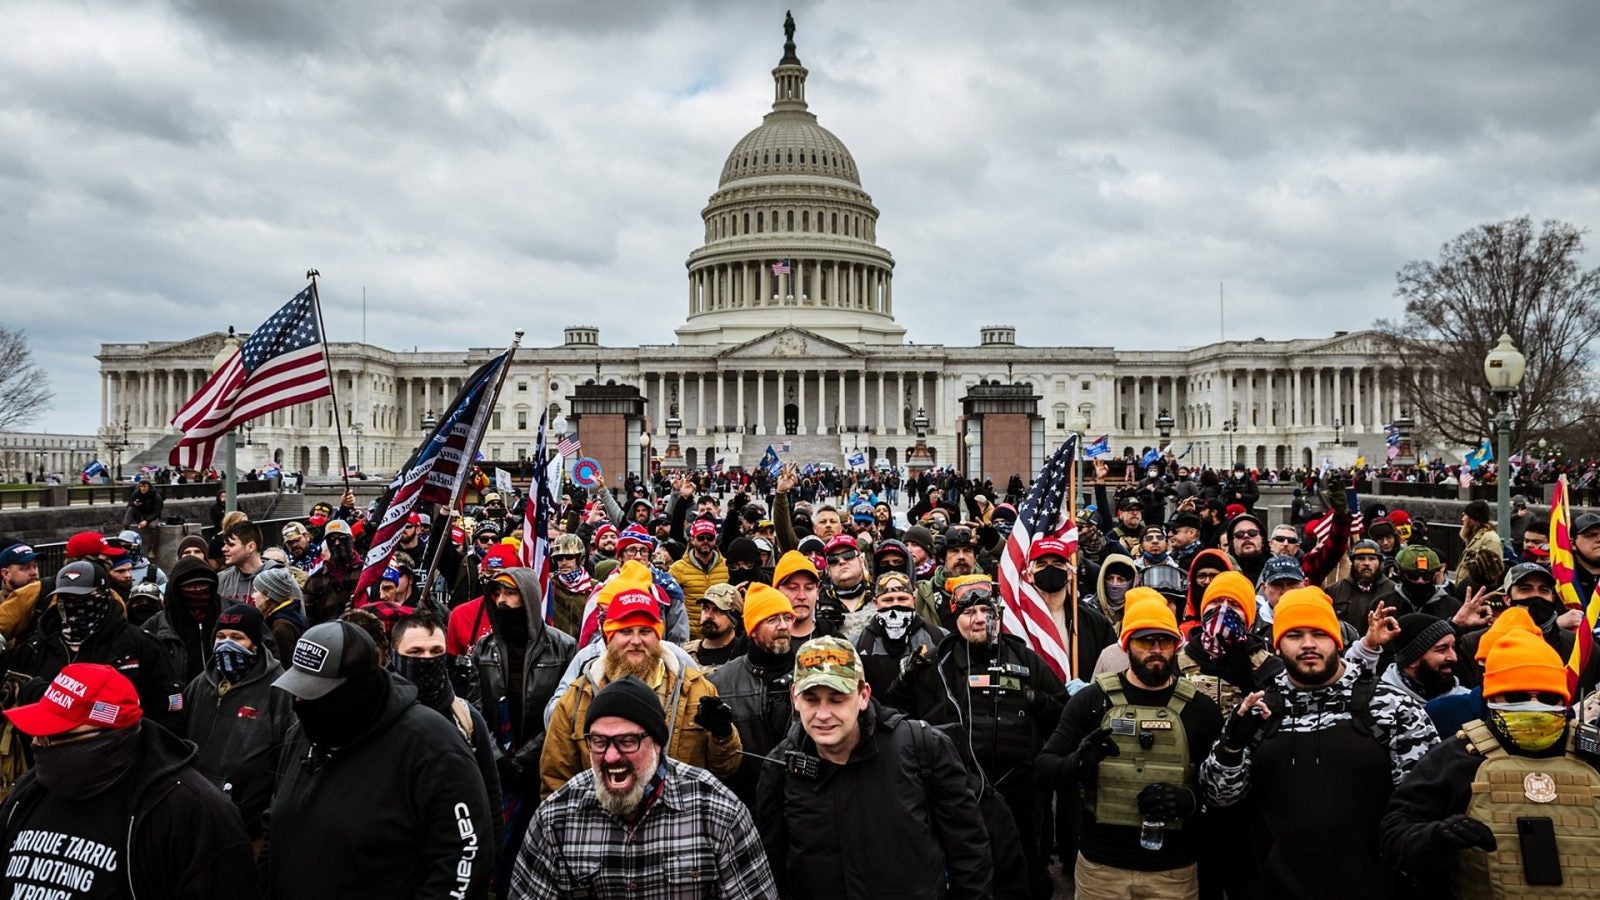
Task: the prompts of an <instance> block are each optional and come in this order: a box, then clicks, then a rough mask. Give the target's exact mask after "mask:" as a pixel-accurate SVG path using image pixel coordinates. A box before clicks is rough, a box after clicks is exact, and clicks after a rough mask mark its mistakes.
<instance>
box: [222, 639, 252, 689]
mask: <svg viewBox="0 0 1600 900" xmlns="http://www.w3.org/2000/svg"><path fill="white" fill-rule="evenodd" d="M211 661H212V663H214V664H215V665H216V667H217V674H218V675H220V676H222V679H223V680H224V681H226V682H228V683H229V684H238V683H239V682H240V681H243V680H244V677H245V676H246V675H248V674H250V667H251V665H253V664H254V663H255V661H256V652H255V651H254V650H251V649H250V648H249V647H246V646H245V645H243V644H241V643H239V642H238V641H236V640H234V639H233V638H223V639H222V640H220V641H217V644H216V646H215V647H213V648H212V655H211Z"/></svg>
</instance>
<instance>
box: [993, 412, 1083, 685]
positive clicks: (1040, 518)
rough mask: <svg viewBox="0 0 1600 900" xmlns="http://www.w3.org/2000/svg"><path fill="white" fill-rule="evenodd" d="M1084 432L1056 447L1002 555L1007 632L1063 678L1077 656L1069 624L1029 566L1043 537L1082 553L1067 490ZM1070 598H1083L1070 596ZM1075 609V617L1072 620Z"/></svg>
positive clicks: (1002, 596)
mask: <svg viewBox="0 0 1600 900" xmlns="http://www.w3.org/2000/svg"><path fill="white" fill-rule="evenodd" d="M1077 456H1078V436H1077V435H1073V436H1071V437H1069V438H1067V440H1066V442H1065V443H1063V444H1062V445H1061V446H1060V447H1058V448H1056V452H1055V453H1053V454H1051V455H1050V459H1048V460H1047V461H1046V462H1045V464H1044V469H1043V470H1041V471H1040V472H1039V477H1038V478H1036V479H1034V481H1033V487H1032V488H1031V489H1030V490H1029V491H1028V497H1027V499H1026V500H1023V501H1022V508H1021V509H1020V510H1018V511H1017V523H1016V525H1014V526H1013V527H1012V529H1011V537H1010V538H1009V539H1008V540H1007V541H1006V548H1005V552H1004V554H1003V555H1002V556H1001V558H1000V600H1001V602H1002V603H1004V604H1005V615H1004V616H1002V617H1001V619H1000V622H1001V625H1002V627H1003V628H1004V629H1005V631H1006V633H1007V634H1014V635H1016V636H1017V637H1020V638H1022V639H1023V640H1024V641H1025V642H1027V644H1028V646H1029V647H1031V648H1032V649H1033V651H1034V652H1035V653H1037V654H1039V656H1040V657H1041V658H1043V659H1044V661H1045V662H1046V663H1047V664H1049V666H1050V668H1051V669H1052V670H1054V671H1055V673H1056V675H1057V676H1059V677H1060V678H1061V680H1062V681H1066V680H1068V679H1070V678H1072V677H1073V674H1074V673H1073V671H1072V660H1071V658H1070V654H1069V652H1068V648H1067V644H1066V643H1065V642H1064V641H1063V640H1062V633H1063V631H1064V630H1065V629H1058V628H1057V627H1056V624H1055V623H1054V622H1053V621H1051V618H1050V609H1049V607H1048V606H1046V605H1045V602H1044V598H1043V597H1041V596H1039V592H1038V591H1037V590H1036V589H1035V588H1034V586H1033V585H1031V584H1028V583H1027V582H1026V581H1023V579H1022V571H1023V570H1024V569H1026V568H1027V567H1028V548H1030V547H1032V546H1033V542H1034V541H1037V540H1041V539H1043V538H1054V539H1056V540H1059V541H1061V542H1062V543H1064V544H1066V545H1067V551H1068V552H1069V553H1071V554H1072V557H1073V559H1074V560H1076V559H1077V555H1078V523H1077V522H1075V521H1074V520H1073V518H1072V516H1071V514H1070V512H1069V507H1068V504H1067V491H1068V489H1069V486H1070V485H1071V483H1072V468H1073V466H1076V465H1077V464H1078V460H1077ZM1067 602H1068V603H1076V602H1077V598H1075V597H1071V596H1069V597H1068V598H1067ZM1070 621H1071V619H1070V611H1069V619H1068V622H1069V623H1070Z"/></svg>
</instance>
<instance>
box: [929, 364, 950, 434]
mask: <svg viewBox="0 0 1600 900" xmlns="http://www.w3.org/2000/svg"><path fill="white" fill-rule="evenodd" d="M945 380H946V376H945V373H943V372H939V373H937V374H935V375H934V376H933V415H931V416H929V417H928V426H929V427H930V428H932V429H934V430H943V428H944V421H945V420H944V402H945V400H944V398H945V394H944V383H945Z"/></svg>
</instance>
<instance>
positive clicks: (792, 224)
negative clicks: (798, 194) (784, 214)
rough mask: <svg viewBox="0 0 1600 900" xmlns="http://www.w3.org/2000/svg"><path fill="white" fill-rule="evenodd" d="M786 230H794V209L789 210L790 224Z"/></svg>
mask: <svg viewBox="0 0 1600 900" xmlns="http://www.w3.org/2000/svg"><path fill="white" fill-rule="evenodd" d="M785 230H787V231H793V230H794V210H792V209H791V210H789V225H788V228H787V229H785Z"/></svg>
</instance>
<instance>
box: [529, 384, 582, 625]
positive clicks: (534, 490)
mask: <svg viewBox="0 0 1600 900" xmlns="http://www.w3.org/2000/svg"><path fill="white" fill-rule="evenodd" d="M544 421H545V417H544V416H542V415H541V416H540V417H539V440H538V444H537V445H536V449H535V450H534V453H533V459H534V467H533V484H532V485H531V486H530V488H529V490H528V499H527V500H525V501H523V504H522V564H523V565H525V566H527V567H528V568H530V569H532V570H533V571H534V573H535V574H537V575H538V576H539V596H540V597H541V598H542V600H541V602H540V607H541V608H542V609H543V611H544V621H545V624H547V625H554V624H555V623H556V607H555V592H554V591H552V590H550V536H549V534H550V510H551V509H553V508H555V498H554V497H553V496H552V495H551V493H550V467H549V466H546V465H544V461H545V459H547V458H548V457H549V455H550V454H549V452H548V451H547V450H546V449H545V430H544ZM573 442H574V443H576V442H577V439H576V438H574V439H573ZM558 449H559V448H558Z"/></svg>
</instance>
